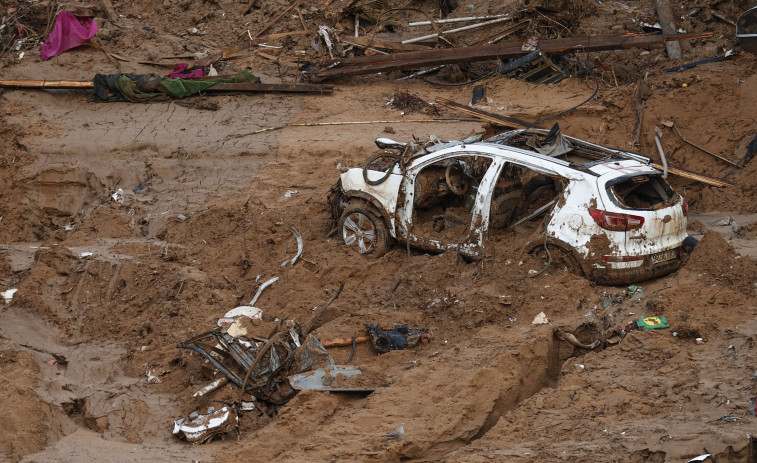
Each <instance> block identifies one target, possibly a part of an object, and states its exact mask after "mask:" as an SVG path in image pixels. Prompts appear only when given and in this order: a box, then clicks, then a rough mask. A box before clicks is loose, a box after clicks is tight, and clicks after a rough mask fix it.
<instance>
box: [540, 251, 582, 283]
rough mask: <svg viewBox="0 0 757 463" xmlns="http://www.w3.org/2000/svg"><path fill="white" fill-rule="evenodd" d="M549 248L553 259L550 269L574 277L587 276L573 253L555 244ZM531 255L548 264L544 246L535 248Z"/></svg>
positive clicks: (550, 262)
mask: <svg viewBox="0 0 757 463" xmlns="http://www.w3.org/2000/svg"><path fill="white" fill-rule="evenodd" d="M547 248H548V249H549V257H551V261H549V267H550V268H552V269H555V268H556V269H560V270H565V271H567V272H568V273H572V274H573V275H578V276H586V275H585V274H584V271H583V269H582V268H581V265H580V264H579V263H578V260H577V259H576V256H574V255H573V253H572V252H570V251H568V250H567V249H565V248H563V247H560V246H556V245H554V244H548V245H547ZM531 254H532V255H533V256H534V257H538V258H541V259H542V260H543V261H544V263H545V264H546V263H547V262H548V256H547V253H546V252H545V249H544V245H543V244H542V245H539V246H537V247H535V248H534V249H533V250H532V251H531Z"/></svg>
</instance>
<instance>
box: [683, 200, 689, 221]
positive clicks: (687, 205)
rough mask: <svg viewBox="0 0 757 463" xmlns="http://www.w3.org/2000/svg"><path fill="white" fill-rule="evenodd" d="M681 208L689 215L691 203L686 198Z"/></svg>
mask: <svg viewBox="0 0 757 463" xmlns="http://www.w3.org/2000/svg"><path fill="white" fill-rule="evenodd" d="M681 209H682V210H683V216H684V217H688V216H689V203H687V202H686V200H685V199H684V200H683V204H681Z"/></svg>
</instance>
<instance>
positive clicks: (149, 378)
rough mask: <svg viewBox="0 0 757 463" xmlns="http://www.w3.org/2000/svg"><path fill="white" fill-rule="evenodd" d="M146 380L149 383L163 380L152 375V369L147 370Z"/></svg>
mask: <svg viewBox="0 0 757 463" xmlns="http://www.w3.org/2000/svg"><path fill="white" fill-rule="evenodd" d="M147 382H148V383H151V384H160V383H162V382H163V380H162V379H160V378H158V377H157V376H155V375H153V374H152V370H147Z"/></svg>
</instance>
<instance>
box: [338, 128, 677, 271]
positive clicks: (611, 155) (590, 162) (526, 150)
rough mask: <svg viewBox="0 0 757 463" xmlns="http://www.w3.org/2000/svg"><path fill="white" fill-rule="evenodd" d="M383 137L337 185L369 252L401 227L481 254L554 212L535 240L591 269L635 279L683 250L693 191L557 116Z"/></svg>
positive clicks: (351, 230) (342, 216) (417, 243)
mask: <svg viewBox="0 0 757 463" xmlns="http://www.w3.org/2000/svg"><path fill="white" fill-rule="evenodd" d="M377 145H379V147H380V148H384V149H386V150H387V151H385V153H384V154H382V155H377V156H374V157H373V158H371V160H370V161H369V162H368V164H366V166H365V167H363V168H354V169H349V170H347V171H346V172H344V173H342V175H341V177H340V179H339V181H338V182H337V184H336V185H335V186H334V187H333V188H332V189H331V191H330V192H329V203H330V206H331V212H332V217H333V218H334V220H335V221H336V222H337V224H338V232H339V234H340V236H341V238H342V239H343V240H344V242H345V243H346V244H347V245H352V246H355V247H356V248H357V249H358V251H360V252H361V253H363V254H375V255H381V254H383V253H384V252H385V251H386V250H387V249H388V248H389V247H390V246H391V244H392V242H393V240H395V239H396V240H399V241H402V242H405V243H408V244H409V245H410V246H412V247H415V248H419V249H424V250H427V251H431V252H442V251H444V250H448V249H455V250H457V252H459V253H460V254H462V255H464V256H466V257H469V258H474V259H475V258H477V257H478V256H479V255H480V253H481V250H482V247H483V246H484V237H485V236H489V237H491V234H492V233H505V232H506V231H507V230H508V229H512V228H514V227H518V226H522V225H523V224H528V222H531V224H532V225H533V224H534V223H536V224H538V223H540V222H536V221H537V220H539V218H540V217H541V216H542V215H544V214H546V216H545V217H544V224H545V227H544V230H545V232H544V233H543V234H542V236H541V237H540V238H539V239H538V240H534V241H533V243H532V246H533V247H532V248H531V250H532V251H533V252H535V253H540V252H541V251H543V250H544V249H549V250H550V251H556V252H549V253H545V254H546V255H549V256H550V257H549V258H550V260H551V259H552V258H553V257H555V256H557V255H559V256H560V258H561V259H563V260H564V261H565V262H567V263H569V264H570V265H569V266H571V267H572V268H573V270H575V271H577V272H578V273H581V274H583V275H585V276H586V277H588V278H590V279H592V280H595V281H598V282H603V283H609V284H625V283H632V282H638V281H642V280H646V279H649V278H654V277H657V276H661V275H664V274H667V273H669V272H671V271H674V270H676V269H677V268H679V267H680V266H681V265H682V264H683V262H684V261H685V258H686V255H687V251H688V248H689V246H688V242H687V243H684V241H686V240H687V234H686V216H687V206H686V202H685V200H684V199H683V198H682V197H681V196H680V195H678V194H677V193H675V192H674V191H673V190H672V189H671V188H670V186H669V185H668V184H667V182H666V181H665V180H664V178H663V176H662V173H661V172H660V171H658V170H657V169H655V168H654V167H653V166H652V162H651V160H650V159H649V158H648V157H646V156H643V155H640V154H636V153H632V152H627V151H621V150H616V149H612V148H607V147H603V146H599V145H595V144H592V143H588V142H585V141H581V140H578V139H575V138H571V137H567V136H563V135H562V134H561V133H560V132H559V128H557V127H555V128H553V130H551V131H550V132H547V131H544V130H534V129H529V130H517V131H512V132H506V133H504V134H501V135H498V136H497V137H494V138H490V139H488V140H486V141H474V140H466V141H463V142H450V143H442V142H436V143H427V144H423V145H409V144H402V143H398V142H394V141H392V140H388V139H379V140H377ZM391 151H393V152H391Z"/></svg>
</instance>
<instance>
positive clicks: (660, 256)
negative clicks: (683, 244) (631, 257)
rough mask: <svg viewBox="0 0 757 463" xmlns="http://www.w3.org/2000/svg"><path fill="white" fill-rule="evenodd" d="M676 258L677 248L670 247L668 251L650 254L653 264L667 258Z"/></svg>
mask: <svg viewBox="0 0 757 463" xmlns="http://www.w3.org/2000/svg"><path fill="white" fill-rule="evenodd" d="M675 258H676V250H675V249H669V250H667V251H663V252H658V253H657V254H652V255H651V256H649V260H650V261H652V263H653V264H656V263H659V262H664V261H666V260H671V259H675Z"/></svg>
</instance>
